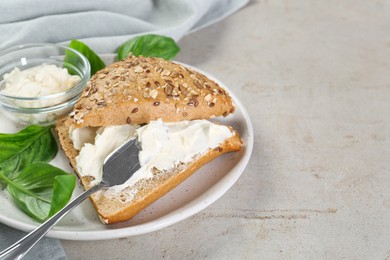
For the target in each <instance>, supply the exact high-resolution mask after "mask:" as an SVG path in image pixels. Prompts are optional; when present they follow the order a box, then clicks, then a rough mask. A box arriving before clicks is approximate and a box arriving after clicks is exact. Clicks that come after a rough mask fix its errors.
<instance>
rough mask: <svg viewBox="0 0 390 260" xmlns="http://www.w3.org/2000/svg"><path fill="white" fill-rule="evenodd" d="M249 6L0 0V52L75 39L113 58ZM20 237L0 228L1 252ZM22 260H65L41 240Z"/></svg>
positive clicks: (218, 1) (166, 0)
mask: <svg viewBox="0 0 390 260" xmlns="http://www.w3.org/2000/svg"><path fill="white" fill-rule="evenodd" d="M248 1H249V0H160V1H159V0H154V1H153V0H112V1H106V0H84V1H79V0H67V1H55V0H35V1H29V0H1V1H0V50H1V49H5V48H8V47H11V46H15V45H18V44H23V43H38V42H49V43H61V44H66V43H68V42H69V41H70V40H72V39H78V40H81V41H83V42H85V43H86V44H87V45H89V46H90V47H91V48H92V49H93V50H95V51H96V52H98V53H112V52H115V50H116V49H117V48H118V47H119V46H120V45H121V44H122V43H124V42H125V41H127V40H129V39H130V38H132V37H134V36H136V35H140V34H145V33H156V34H162V35H166V36H170V37H172V38H174V39H175V40H176V41H177V40H179V39H180V38H181V37H183V36H184V35H185V34H188V33H191V32H194V31H196V30H199V29H200V28H203V27H205V26H208V25H210V24H212V23H214V22H217V21H219V20H221V19H223V18H224V17H226V16H228V15H229V14H231V13H233V12H235V11H237V10H238V9H239V8H241V7H242V6H244V5H245V4H246V3H247V2H248ZM0 192H2V191H0ZM21 214H22V213H21ZM23 235H25V233H23V232H20V231H17V230H15V229H12V228H10V227H7V226H5V225H2V224H0V251H1V250H3V249H5V248H6V247H8V246H9V245H11V244H12V243H13V242H15V241H17V240H18V239H19V238H21V237H22V236H23ZM25 259H52V260H53V259H66V255H65V253H64V250H63V248H62V247H61V244H60V242H59V241H58V240H56V239H50V238H45V239H43V240H42V241H40V242H39V243H38V244H37V245H36V246H35V248H33V249H32V251H30V252H29V254H28V255H27V256H26V258H25Z"/></svg>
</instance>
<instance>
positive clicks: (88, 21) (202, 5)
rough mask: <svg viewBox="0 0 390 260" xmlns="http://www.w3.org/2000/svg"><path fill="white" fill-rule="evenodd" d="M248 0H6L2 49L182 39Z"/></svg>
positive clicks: (1, 12)
mask: <svg viewBox="0 0 390 260" xmlns="http://www.w3.org/2000/svg"><path fill="white" fill-rule="evenodd" d="M247 2H248V0H161V1H158V0H154V1H153V0H113V1H105V0H84V1H79V0H67V1H54V0H35V1H29V0H1V1H0V49H4V48H7V47H10V46H14V45H17V44H22V43H36V42H50V43H67V42H69V41H70V40H72V39H78V40H82V41H83V42H85V43H86V44H88V45H89V46H90V47H92V49H93V50H95V51H96V52H98V53H112V52H114V51H115V50H116V49H117V48H118V46H119V45H121V44H122V43H123V42H125V41H127V40H128V39H130V38H132V37H134V36H135V35H139V34H145V33H156V34H163V35H167V36H170V37H172V38H174V39H175V40H179V39H180V38H181V37H183V36H184V35H185V34H187V33H190V32H193V31H195V30H198V29H200V28H202V27H205V26H207V25H210V24H212V23H214V22H216V21H218V20H221V19H223V18H224V17H226V16H227V15H229V14H231V13H233V12H234V11H236V10H238V9H239V8H240V7H242V6H244V5H245V4H246V3H247Z"/></svg>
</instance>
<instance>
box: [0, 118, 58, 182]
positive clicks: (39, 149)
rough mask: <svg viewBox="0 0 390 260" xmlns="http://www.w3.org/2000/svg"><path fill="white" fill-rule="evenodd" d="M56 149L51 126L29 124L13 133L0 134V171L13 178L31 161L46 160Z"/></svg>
mask: <svg viewBox="0 0 390 260" xmlns="http://www.w3.org/2000/svg"><path fill="white" fill-rule="evenodd" d="M57 150H58V147H57V143H56V140H55V139H54V136H53V135H52V133H51V126H44V127H43V126H35V125H31V126H28V127H27V128H25V129H23V130H21V131H20V132H18V133H15V134H0V173H2V174H4V175H5V176H7V177H8V178H13V177H14V176H15V175H16V174H17V173H18V172H19V171H20V170H21V169H23V168H25V167H26V166H28V165H29V164H31V163H32V162H37V161H41V162H48V161H50V160H51V159H53V158H54V156H55V155H56V153H57Z"/></svg>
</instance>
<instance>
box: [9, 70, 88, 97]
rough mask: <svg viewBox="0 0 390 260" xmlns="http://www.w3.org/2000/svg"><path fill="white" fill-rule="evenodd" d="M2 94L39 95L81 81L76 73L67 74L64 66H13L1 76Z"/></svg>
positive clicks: (53, 92)
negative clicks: (21, 68)
mask: <svg viewBox="0 0 390 260" xmlns="http://www.w3.org/2000/svg"><path fill="white" fill-rule="evenodd" d="M3 79H4V83H5V87H4V89H3V90H2V92H3V93H4V94H8V95H13V96H18V97H39V96H46V95H50V94H55V93H59V92H63V91H66V90H68V89H70V88H71V87H73V86H75V85H76V84H77V83H79V82H80V81H81V78H80V77H79V76H77V75H69V73H68V71H67V70H66V69H65V68H60V67H57V66H56V65H52V64H41V65H39V66H35V67H32V68H29V69H25V70H20V69H19V68H14V69H13V70H12V71H11V72H10V73H7V74H4V76H3Z"/></svg>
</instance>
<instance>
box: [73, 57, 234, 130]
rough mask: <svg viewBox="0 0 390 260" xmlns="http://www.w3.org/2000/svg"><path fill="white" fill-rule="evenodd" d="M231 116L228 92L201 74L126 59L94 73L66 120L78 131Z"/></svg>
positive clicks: (153, 60)
mask: <svg viewBox="0 0 390 260" xmlns="http://www.w3.org/2000/svg"><path fill="white" fill-rule="evenodd" d="M232 112H234V105H233V103H232V100H231V98H230V96H229V94H228V93H227V92H226V91H225V90H224V89H223V88H221V87H220V86H219V85H218V84H217V83H216V82H214V81H212V80H210V79H208V78H207V77H206V76H204V75H202V74H200V73H198V72H196V71H193V70H192V69H189V68H186V67H184V66H182V65H181V64H176V63H174V62H171V61H166V60H164V59H160V58H151V57H142V56H141V57H135V56H130V57H128V58H127V59H125V60H123V61H120V62H116V63H113V64H111V65H109V66H107V67H106V68H104V69H103V70H100V71H99V72H97V73H96V74H95V75H94V76H93V77H92V78H91V79H90V81H89V82H88V84H87V86H86V88H85V90H84V92H83V93H82V95H81V98H80V99H79V101H78V102H77V103H76V105H75V109H74V110H73V112H72V113H71V114H70V115H69V116H70V118H71V119H72V120H73V122H74V123H76V124H77V127H84V126H108V125H120V124H144V123H148V122H150V121H151V120H157V119H159V118H161V119H162V120H163V121H164V122H175V121H181V120H193V119H207V118H212V117H216V116H226V115H228V114H229V113H232Z"/></svg>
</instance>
